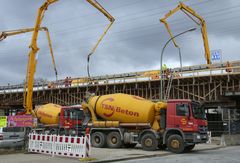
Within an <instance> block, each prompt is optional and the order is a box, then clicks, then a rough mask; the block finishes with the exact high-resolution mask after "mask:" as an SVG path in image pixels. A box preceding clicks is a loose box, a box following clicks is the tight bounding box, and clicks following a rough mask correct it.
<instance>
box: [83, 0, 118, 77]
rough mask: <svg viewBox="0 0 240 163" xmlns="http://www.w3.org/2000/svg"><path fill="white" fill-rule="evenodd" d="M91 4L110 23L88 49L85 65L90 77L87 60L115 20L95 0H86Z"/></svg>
mask: <svg viewBox="0 0 240 163" xmlns="http://www.w3.org/2000/svg"><path fill="white" fill-rule="evenodd" d="M87 1H88V2H89V3H90V4H91V5H92V6H94V7H95V8H96V9H98V10H99V11H100V12H101V13H102V14H103V15H105V16H106V17H107V18H108V20H109V21H110V24H109V25H108V26H107V27H106V29H105V30H104V33H103V34H102V35H101V36H100V38H99V39H98V41H97V43H96V44H95V46H94V47H93V48H92V50H91V51H90V53H89V54H88V59H87V62H88V65H87V71H88V77H89V78H90V73H89V60H90V57H91V55H92V54H93V53H94V52H95V51H96V49H97V47H98V45H99V43H100V42H101V41H102V39H103V37H104V36H105V35H106V33H107V32H108V30H109V29H110V28H111V26H112V25H113V22H114V21H115V19H114V17H113V16H112V15H111V14H109V13H108V12H107V11H106V10H105V9H104V8H103V7H102V6H101V4H99V3H98V2H97V1H96V0H87Z"/></svg>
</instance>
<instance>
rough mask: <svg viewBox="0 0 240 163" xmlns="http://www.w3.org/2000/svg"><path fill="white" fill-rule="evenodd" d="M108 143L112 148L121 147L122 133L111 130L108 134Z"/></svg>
mask: <svg viewBox="0 0 240 163" xmlns="http://www.w3.org/2000/svg"><path fill="white" fill-rule="evenodd" d="M107 145H108V147H110V148H119V147H121V146H122V140H121V135H120V133H119V132H110V133H109V134H108V135H107Z"/></svg>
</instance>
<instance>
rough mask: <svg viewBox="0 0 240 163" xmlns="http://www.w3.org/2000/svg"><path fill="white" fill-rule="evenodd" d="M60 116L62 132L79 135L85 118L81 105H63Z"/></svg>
mask: <svg viewBox="0 0 240 163" xmlns="http://www.w3.org/2000/svg"><path fill="white" fill-rule="evenodd" d="M59 118H60V120H59V128H60V131H59V133H60V134H64V135H79V134H80V133H81V131H82V123H83V120H84V113H83V110H82V107H81V105H73V106H63V107H62V109H61V112H60V115H59Z"/></svg>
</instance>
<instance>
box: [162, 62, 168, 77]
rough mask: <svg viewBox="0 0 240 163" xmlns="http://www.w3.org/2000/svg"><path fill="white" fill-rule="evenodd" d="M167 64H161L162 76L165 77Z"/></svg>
mask: <svg viewBox="0 0 240 163" xmlns="http://www.w3.org/2000/svg"><path fill="white" fill-rule="evenodd" d="M167 69H168V68H167V65H166V64H163V66H162V73H163V74H162V77H163V78H166V77H167V75H166V73H167Z"/></svg>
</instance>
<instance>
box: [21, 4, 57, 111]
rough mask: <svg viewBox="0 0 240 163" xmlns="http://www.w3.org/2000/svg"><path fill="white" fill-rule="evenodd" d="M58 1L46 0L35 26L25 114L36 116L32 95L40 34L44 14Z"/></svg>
mask: <svg viewBox="0 0 240 163" xmlns="http://www.w3.org/2000/svg"><path fill="white" fill-rule="evenodd" d="M57 1H58V0H46V1H45V2H44V4H43V5H42V6H41V7H40V8H39V9H38V15H37V19H36V22H35V26H34V31H33V35H32V41H31V44H30V46H29V47H30V49H31V50H30V52H29V55H28V58H29V59H28V65H27V75H26V83H25V87H24V103H23V106H24V108H25V111H26V112H25V114H34V113H33V104H32V94H33V84H34V74H35V70H36V65H37V52H38V50H39V48H38V46H37V39H38V32H39V28H40V26H41V22H42V19H43V17H44V13H45V11H46V10H47V8H48V6H49V5H51V4H53V3H55V2H57Z"/></svg>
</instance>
